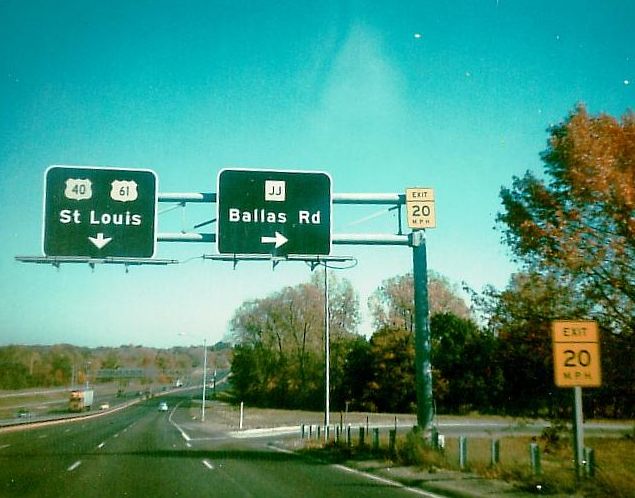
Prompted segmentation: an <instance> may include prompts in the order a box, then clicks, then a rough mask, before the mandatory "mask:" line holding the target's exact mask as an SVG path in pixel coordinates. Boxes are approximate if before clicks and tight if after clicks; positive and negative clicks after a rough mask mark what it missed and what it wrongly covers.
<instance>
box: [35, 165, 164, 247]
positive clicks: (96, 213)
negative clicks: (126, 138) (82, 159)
mask: <svg viewBox="0 0 635 498" xmlns="http://www.w3.org/2000/svg"><path fill="white" fill-rule="evenodd" d="M156 201H157V177H156V174H155V173H154V172H153V171H150V170H142V169H115V168H94V167H74V166H51V167H50V168H48V169H47V170H46V174H45V195H44V227H43V232H44V234H43V250H44V254H45V255H46V256H78V257H88V258H107V257H129V258H151V257H152V256H154V252H155V246H156V223H155V220H156Z"/></svg>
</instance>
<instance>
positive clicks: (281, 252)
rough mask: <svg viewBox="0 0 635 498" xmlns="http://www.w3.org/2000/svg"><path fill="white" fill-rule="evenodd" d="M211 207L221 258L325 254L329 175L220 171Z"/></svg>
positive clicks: (327, 250) (327, 248)
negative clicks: (213, 205) (229, 256)
mask: <svg viewBox="0 0 635 498" xmlns="http://www.w3.org/2000/svg"><path fill="white" fill-rule="evenodd" d="M217 207H218V213H217V220H218V232H217V246H218V252H219V253H221V254H271V255H272V256H287V255H327V254H329V253H330V251H331V177H330V176H329V175H328V174H326V173H322V172H302V171H271V170H245V169H226V170H222V171H221V172H220V173H219V175H218V199H217Z"/></svg>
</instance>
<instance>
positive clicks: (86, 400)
mask: <svg viewBox="0 0 635 498" xmlns="http://www.w3.org/2000/svg"><path fill="white" fill-rule="evenodd" d="M92 406H93V390H92V389H83V390H75V391H71V397H70V400H69V402H68V410H69V411H71V412H83V411H84V410H90V408H91V407H92Z"/></svg>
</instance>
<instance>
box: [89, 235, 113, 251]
mask: <svg viewBox="0 0 635 498" xmlns="http://www.w3.org/2000/svg"><path fill="white" fill-rule="evenodd" d="M88 240H90V241H91V242H92V243H93V244H95V247H96V248H97V249H103V248H104V246H105V245H106V244H108V242H110V241H111V240H112V237H104V234H103V233H98V234H97V237H88Z"/></svg>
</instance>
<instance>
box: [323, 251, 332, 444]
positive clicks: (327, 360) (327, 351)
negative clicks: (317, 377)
mask: <svg viewBox="0 0 635 498" xmlns="http://www.w3.org/2000/svg"><path fill="white" fill-rule="evenodd" d="M327 269H328V267H327V265H326V263H324V384H325V387H324V391H325V392H324V431H325V434H327V432H326V431H328V427H329V425H330V424H331V345H330V342H331V330H330V324H329V278H328V273H327Z"/></svg>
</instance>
